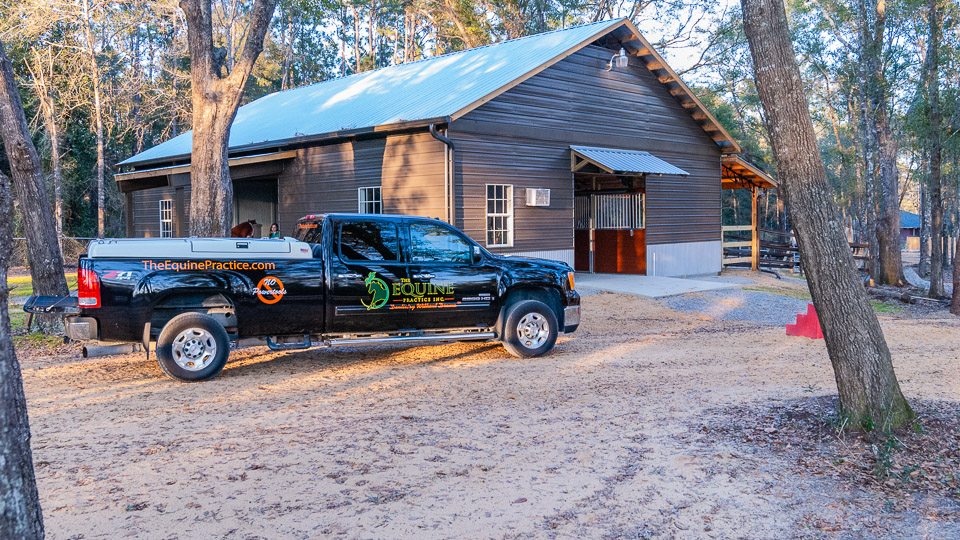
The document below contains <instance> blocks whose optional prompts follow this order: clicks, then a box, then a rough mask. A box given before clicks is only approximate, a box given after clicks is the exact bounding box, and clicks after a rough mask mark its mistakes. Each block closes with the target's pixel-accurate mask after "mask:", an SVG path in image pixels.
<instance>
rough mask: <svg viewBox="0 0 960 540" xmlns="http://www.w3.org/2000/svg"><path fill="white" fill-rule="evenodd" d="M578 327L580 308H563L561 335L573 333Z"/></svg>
mask: <svg viewBox="0 0 960 540" xmlns="http://www.w3.org/2000/svg"><path fill="white" fill-rule="evenodd" d="M578 326H580V306H567V307H565V308H563V333H564V334H569V333H571V332H575V331H576V330H577V327H578Z"/></svg>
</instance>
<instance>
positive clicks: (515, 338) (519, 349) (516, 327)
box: [503, 300, 559, 358]
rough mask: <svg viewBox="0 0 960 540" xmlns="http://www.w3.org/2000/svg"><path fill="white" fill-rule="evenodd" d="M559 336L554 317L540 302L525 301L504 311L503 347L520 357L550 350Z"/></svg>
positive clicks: (555, 316)
mask: <svg viewBox="0 0 960 540" xmlns="http://www.w3.org/2000/svg"><path fill="white" fill-rule="evenodd" d="M558 334H559V328H558V327H557V314H556V313H554V312H553V310H552V309H550V306H548V305H546V304H544V303H543V302H541V301H539V300H524V301H522V302H517V303H516V304H514V305H512V306H510V307H509V308H508V310H507V320H506V327H505V328H504V336H503V348H505V349H506V350H507V351H508V352H509V353H510V354H512V355H514V356H517V357H520V358H528V357H531V356H540V355H541V354H545V353H547V352H549V351H550V349H552V348H553V346H554V344H556V342H557V335H558Z"/></svg>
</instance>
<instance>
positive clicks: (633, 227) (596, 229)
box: [574, 192, 647, 274]
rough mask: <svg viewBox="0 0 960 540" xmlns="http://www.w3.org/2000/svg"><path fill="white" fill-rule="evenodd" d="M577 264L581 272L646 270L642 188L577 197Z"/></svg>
mask: <svg viewBox="0 0 960 540" xmlns="http://www.w3.org/2000/svg"><path fill="white" fill-rule="evenodd" d="M574 268H575V270H577V271H580V272H599V273H622V274H646V273H647V243H646V229H645V225H644V194H643V192H633V193H585V194H578V195H576V196H575V197H574Z"/></svg>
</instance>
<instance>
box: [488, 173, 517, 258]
mask: <svg viewBox="0 0 960 540" xmlns="http://www.w3.org/2000/svg"><path fill="white" fill-rule="evenodd" d="M512 245H513V186H511V185H509V184H487V246H488V247H510V246H512Z"/></svg>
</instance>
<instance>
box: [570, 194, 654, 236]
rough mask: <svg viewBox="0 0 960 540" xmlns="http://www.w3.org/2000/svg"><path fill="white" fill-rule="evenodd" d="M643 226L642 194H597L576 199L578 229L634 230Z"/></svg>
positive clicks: (580, 196)
mask: <svg viewBox="0 0 960 540" xmlns="http://www.w3.org/2000/svg"><path fill="white" fill-rule="evenodd" d="M591 225H592V226H591ZM643 225H644V224H643V194H642V193H595V194H592V195H578V196H577V197H575V199H574V227H575V228H576V229H580V230H586V229H620V230H624V229H631V230H634V229H642V228H643Z"/></svg>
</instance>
